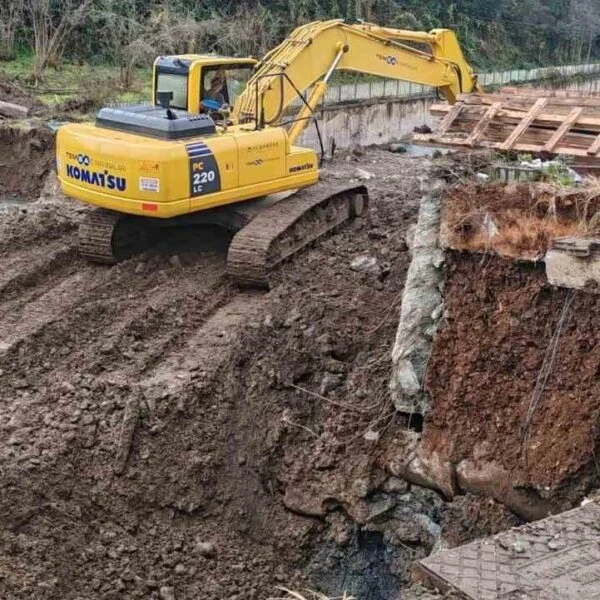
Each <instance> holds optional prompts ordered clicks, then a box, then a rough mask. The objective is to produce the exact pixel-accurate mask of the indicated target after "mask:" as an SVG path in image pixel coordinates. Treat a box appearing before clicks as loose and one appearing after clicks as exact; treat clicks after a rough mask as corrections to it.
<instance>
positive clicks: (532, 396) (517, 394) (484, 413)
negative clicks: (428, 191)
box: [423, 184, 600, 512]
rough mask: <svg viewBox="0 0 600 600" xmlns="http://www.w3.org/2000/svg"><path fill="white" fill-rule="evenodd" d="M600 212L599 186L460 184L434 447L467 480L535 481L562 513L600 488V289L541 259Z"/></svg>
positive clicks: (430, 449) (434, 381)
mask: <svg viewBox="0 0 600 600" xmlns="http://www.w3.org/2000/svg"><path fill="white" fill-rule="evenodd" d="M599 223H600V194H599V190H598V189H597V186H595V185H593V186H591V187H587V188H585V189H584V188H581V189H573V190H565V189H559V188H557V187H556V186H548V185H547V184H541V185H539V184H536V185H529V184H527V185H514V186H508V187H506V188H504V187H500V186H495V185H492V186H479V187H477V186H467V187H461V188H454V189H450V190H449V191H448V193H447V195H446V197H445V200H444V203H443V208H442V241H443V243H444V244H445V245H446V247H447V251H446V265H445V284H444V318H443V322H442V325H441V328H440V330H439V331H438V333H437V335H436V338H435V341H434V343H433V351H432V354H431V356H430V358H429V362H428V369H427V373H426V378H425V388H426V390H427V391H428V393H429V395H430V398H431V410H430V412H429V414H428V415H427V419H426V425H425V429H424V432H423V452H424V453H425V454H429V455H435V456H437V457H438V459H439V460H441V461H442V462H444V461H446V462H447V463H449V464H453V465H457V469H456V470H457V477H458V481H457V482H456V484H457V485H458V487H459V488H463V489H464V488H465V487H467V489H469V488H473V487H478V488H479V489H480V490H481V491H482V492H483V491H485V492H487V493H489V494H491V495H496V497H498V495H504V494H506V489H508V488H516V489H520V490H528V493H529V498H530V500H531V501H532V502H533V503H536V502H537V503H538V504H539V506H540V507H542V510H544V511H546V510H552V511H554V512H556V511H560V510H565V509H568V508H571V507H572V506H573V505H574V504H576V503H577V502H578V501H579V500H581V498H582V497H583V496H584V495H586V494H589V493H591V492H593V491H594V490H595V489H597V488H598V487H600V458H599V451H600V435H599V431H600V336H599V334H598V325H599V324H600V295H598V290H597V286H596V287H593V286H588V288H586V289H584V290H569V289H566V288H557V287H554V286H552V285H550V284H549V283H548V280H547V277H546V272H545V266H544V263H543V262H542V261H541V260H540V259H542V258H543V256H544V255H545V253H546V251H547V250H548V248H549V245H550V242H551V240H552V238H555V237H561V236H581V237H586V236H588V237H589V236H592V237H593V236H597V235H598V232H599ZM465 483H466V484H468V485H465ZM503 488H504V490H503Z"/></svg>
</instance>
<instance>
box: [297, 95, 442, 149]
mask: <svg viewBox="0 0 600 600" xmlns="http://www.w3.org/2000/svg"><path fill="white" fill-rule="evenodd" d="M435 102H437V100H436V98H435V97H432V96H428V97H421V98H418V99H414V98H412V99H408V98H402V99H400V100H393V99H390V98H387V99H383V100H371V101H366V102H361V103H359V104H353V105H346V106H344V105H342V106H330V107H326V108H323V109H322V110H320V111H319V112H318V113H317V118H318V121H319V129H320V130H321V136H322V139H323V144H324V146H325V150H326V152H329V149H330V148H331V140H332V139H335V143H336V145H337V147H338V148H339V149H344V148H351V147H353V146H357V145H358V146H370V145H373V144H386V143H388V142H393V141H397V140H399V139H400V138H401V137H402V136H404V135H406V134H409V133H411V132H412V131H413V129H414V128H415V127H418V126H420V125H424V124H425V125H429V126H430V127H433V125H434V123H435V121H436V119H434V118H433V117H432V116H431V115H430V113H429V109H430V107H431V105H432V104H434V103H435ZM299 145H300V146H306V147H309V148H314V149H315V150H317V151H319V141H318V137H317V131H316V128H315V125H314V124H311V125H309V126H308V127H307V129H306V130H305V131H304V133H303V134H302V136H301V138H300V142H299Z"/></svg>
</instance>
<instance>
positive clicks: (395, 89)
mask: <svg viewBox="0 0 600 600" xmlns="http://www.w3.org/2000/svg"><path fill="white" fill-rule="evenodd" d="M595 73H597V74H598V76H599V77H600V63H590V64H582V65H561V66H558V67H538V68H535V69H512V70H507V71H493V72H490V73H479V74H478V75H479V83H480V84H481V85H482V86H483V87H486V86H499V85H507V84H509V83H526V82H533V81H540V80H543V79H548V78H550V77H552V76H554V75H560V76H562V77H574V76H576V75H593V74H595ZM434 93H435V90H434V88H432V87H429V86H426V85H420V84H416V83H410V82H408V81H394V80H392V79H381V80H374V81H370V82H367V83H346V84H341V85H331V86H330V87H329V89H328V90H327V93H326V94H325V97H324V98H323V101H322V103H321V105H322V106H327V105H329V106H331V105H336V104H343V103H346V102H359V101H364V100H377V99H380V98H410V97H422V96H431V95H433V94H434ZM307 95H308V94H307ZM297 104H298V106H300V103H299V102H297ZM295 105H296V102H295V103H294V104H293V106H295Z"/></svg>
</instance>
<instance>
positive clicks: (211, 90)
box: [202, 71, 227, 110]
mask: <svg viewBox="0 0 600 600" xmlns="http://www.w3.org/2000/svg"><path fill="white" fill-rule="evenodd" d="M211 75H212V76H211V78H210V85H209V87H208V88H207V89H205V91H204V95H203V97H202V102H203V103H204V102H205V101H208V102H207V104H208V106H209V107H211V108H212V106H214V107H215V108H216V109H217V110H218V109H219V108H221V107H222V106H223V105H224V104H226V103H227V99H226V98H225V94H226V93H227V87H226V81H225V73H223V72H222V71H217V72H213V73H212V74H211ZM215 102H216V103H218V107H217V106H216V105H214V104H213V103H215ZM211 105H212V106H211Z"/></svg>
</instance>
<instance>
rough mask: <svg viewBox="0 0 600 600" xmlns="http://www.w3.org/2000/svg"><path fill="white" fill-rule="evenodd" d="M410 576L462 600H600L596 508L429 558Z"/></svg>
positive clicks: (599, 520)
mask: <svg viewBox="0 0 600 600" xmlns="http://www.w3.org/2000/svg"><path fill="white" fill-rule="evenodd" d="M415 575H416V578H417V579H418V580H420V581H421V582H423V583H425V584H426V585H428V586H429V587H431V588H437V589H438V590H440V591H442V592H447V591H451V590H454V591H456V592H457V593H458V594H459V595H458V597H459V598H463V599H464V600H600V504H598V503H596V502H590V503H589V504H586V505H585V506H583V507H580V508H577V509H574V510H571V511H568V512H565V513H562V514H560V515H556V516H552V517H549V518H547V519H544V520H542V521H537V522H535V523H529V524H527V525H525V526H523V527H519V528H515V529H511V530H510V531H507V532H504V533H501V534H498V535H496V536H493V537H491V538H486V539H484V540H479V541H477V542H473V543H471V544H467V545H465V546H461V547H459V548H455V549H454V550H449V551H446V552H440V553H439V554H435V555H432V556H430V557H429V558H426V559H423V560H421V561H419V562H418V563H417V566H416V569H415Z"/></svg>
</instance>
